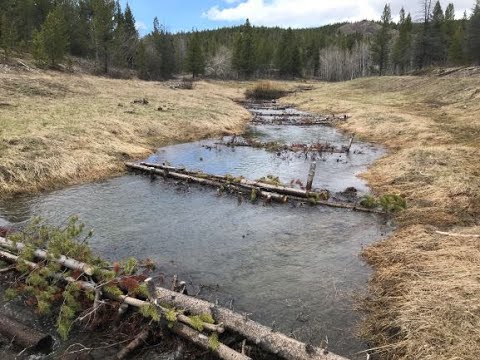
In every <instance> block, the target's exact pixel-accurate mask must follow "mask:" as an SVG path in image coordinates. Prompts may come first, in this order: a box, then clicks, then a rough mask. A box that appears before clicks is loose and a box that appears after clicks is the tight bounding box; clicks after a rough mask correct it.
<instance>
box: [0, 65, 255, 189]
mask: <svg viewBox="0 0 480 360" xmlns="http://www.w3.org/2000/svg"><path fill="white" fill-rule="evenodd" d="M238 97H239V98H242V97H243V91H242V90H240V89H234V88H231V87H225V86H220V85H217V84H215V83H205V82H200V83H197V84H196V87H195V90H193V91H192V90H172V89H170V88H169V87H168V84H164V83H156V82H144V81H139V80H112V79H105V78H99V77H94V76H89V75H83V76H81V75H68V74H60V73H55V72H23V73H19V72H7V73H3V74H0V196H10V195H12V194H15V193H18V192H27V191H28V192H32V191H38V190H44V189H49V188H53V187H58V186H62V185H66V184H72V183H77V182H81V181H88V180H95V179H100V178H104V177H107V176H111V175H112V174H115V173H119V172H121V171H122V170H123V162H124V161H125V160H127V159H132V158H141V157H145V156H147V155H148V154H150V153H151V152H152V151H153V150H154V149H155V148H156V147H159V146H162V145H166V144H171V143H175V142H182V141H191V140H194V139H200V138H204V137H208V136H213V135H218V134H222V133H231V132H239V131H242V129H243V127H244V125H245V123H246V122H247V120H248V119H249V114H248V112H247V111H246V110H245V109H243V108H242V107H240V106H239V105H237V104H235V103H234V102H233V101H232V99H234V98H238ZM139 98H146V99H147V100H148V101H149V104H147V105H143V104H133V103H132V102H133V100H135V99H139ZM159 108H161V109H160V110H159Z"/></svg>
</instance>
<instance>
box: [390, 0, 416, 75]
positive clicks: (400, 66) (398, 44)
mask: <svg viewBox="0 0 480 360" xmlns="http://www.w3.org/2000/svg"><path fill="white" fill-rule="evenodd" d="M412 28H413V26H412V18H411V16H410V14H408V15H407V16H406V17H405V9H404V8H403V7H402V9H401V10H400V21H399V35H398V37H397V39H396V41H395V44H394V46H393V50H392V63H393V66H394V68H395V70H398V71H399V72H400V74H404V73H405V71H407V69H408V68H409V67H410V63H411V58H412Z"/></svg>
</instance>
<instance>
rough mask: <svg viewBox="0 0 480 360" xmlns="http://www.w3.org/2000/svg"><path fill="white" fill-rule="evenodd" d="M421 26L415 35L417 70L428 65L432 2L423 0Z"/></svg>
mask: <svg viewBox="0 0 480 360" xmlns="http://www.w3.org/2000/svg"><path fill="white" fill-rule="evenodd" d="M422 11H423V24H422V27H421V29H420V32H419V33H418V35H417V38H416V42H415V51H414V55H415V66H416V67H417V68H418V69H422V68H423V67H425V66H427V65H430V62H431V60H430V49H429V48H430V43H429V41H430V32H431V30H430V29H431V24H430V23H431V19H432V1H431V0H423V2H422Z"/></svg>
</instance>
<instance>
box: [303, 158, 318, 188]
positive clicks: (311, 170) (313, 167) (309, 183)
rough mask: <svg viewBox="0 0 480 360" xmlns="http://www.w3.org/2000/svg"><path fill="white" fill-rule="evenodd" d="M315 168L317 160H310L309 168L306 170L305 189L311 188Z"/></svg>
mask: <svg viewBox="0 0 480 360" xmlns="http://www.w3.org/2000/svg"><path fill="white" fill-rule="evenodd" d="M316 169H317V162H316V161H312V163H311V164H310V170H309V171H308V178H307V186H306V187H305V189H306V190H307V191H310V190H312V184H313V178H314V177H315V170H316Z"/></svg>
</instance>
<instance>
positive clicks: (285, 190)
mask: <svg viewBox="0 0 480 360" xmlns="http://www.w3.org/2000/svg"><path fill="white" fill-rule="evenodd" d="M140 164H141V165H140V167H139V166H138V165H137V164H132V163H126V164H125V165H126V166H127V167H130V168H136V169H139V170H143V171H149V168H156V169H167V170H168V171H169V174H171V171H178V172H184V173H185V175H187V174H188V176H191V177H195V176H201V175H203V176H208V177H211V178H214V179H216V180H218V181H220V182H222V185H223V182H231V181H232V178H229V177H228V176H222V175H209V174H201V173H198V172H193V171H187V170H185V169H182V168H178V169H177V168H172V167H171V166H168V167H164V166H163V165H160V164H152V163H145V162H142V163H140ZM178 172H177V173H175V174H179V173H178ZM190 174H191V175H190ZM175 177H176V175H175ZM184 179H185V178H184ZM199 179H200V180H205V179H204V178H199ZM232 185H247V186H248V187H249V188H250V189H252V188H259V189H263V190H264V191H268V192H271V193H278V194H284V195H292V196H297V197H301V198H305V199H308V198H309V197H312V196H315V195H316V194H318V195H319V196H322V195H323V194H322V193H319V192H315V191H306V190H302V189H295V188H289V187H286V186H277V185H272V184H267V183H263V182H260V181H252V180H247V179H244V178H238V182H235V183H234V184H232Z"/></svg>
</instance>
